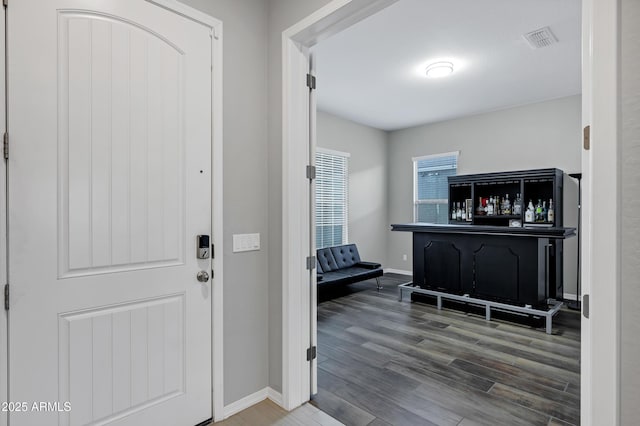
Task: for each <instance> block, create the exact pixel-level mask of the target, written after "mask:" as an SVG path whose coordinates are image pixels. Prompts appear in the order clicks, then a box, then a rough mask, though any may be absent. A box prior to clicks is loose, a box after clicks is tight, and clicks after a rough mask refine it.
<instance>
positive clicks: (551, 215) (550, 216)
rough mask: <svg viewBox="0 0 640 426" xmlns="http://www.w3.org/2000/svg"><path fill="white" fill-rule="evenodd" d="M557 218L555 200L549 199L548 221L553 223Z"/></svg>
mask: <svg viewBox="0 0 640 426" xmlns="http://www.w3.org/2000/svg"><path fill="white" fill-rule="evenodd" d="M554 220H555V212H554V211H553V200H552V199H549V210H548V211H547V222H551V223H553V222H554Z"/></svg>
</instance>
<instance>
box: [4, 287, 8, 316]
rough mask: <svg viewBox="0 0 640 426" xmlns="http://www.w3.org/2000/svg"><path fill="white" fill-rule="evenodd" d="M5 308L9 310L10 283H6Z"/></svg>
mask: <svg viewBox="0 0 640 426" xmlns="http://www.w3.org/2000/svg"><path fill="white" fill-rule="evenodd" d="M4 310H5V311H8V310H9V284H5V285H4Z"/></svg>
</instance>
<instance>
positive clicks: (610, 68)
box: [282, 0, 620, 425]
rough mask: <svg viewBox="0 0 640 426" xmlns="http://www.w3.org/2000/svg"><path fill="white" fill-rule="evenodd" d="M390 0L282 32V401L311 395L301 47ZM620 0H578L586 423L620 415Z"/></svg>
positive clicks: (352, 4) (353, 2)
mask: <svg viewBox="0 0 640 426" xmlns="http://www.w3.org/2000/svg"><path fill="white" fill-rule="evenodd" d="M394 2H395V0H379V1H374V2H372V1H363V0H334V1H333V2H331V3H329V4H328V5H326V6H325V7H323V8H321V9H319V10H318V11H316V12H315V13H313V14H312V15H310V16H309V17H307V18H305V19H304V20H302V21H300V22H299V23H297V24H295V25H294V26H292V27H291V28H289V29H287V30H286V31H284V32H283V34H282V61H283V62H282V64H283V70H282V72H283V75H282V78H283V80H282V85H283V87H282V90H283V119H282V129H283V142H282V144H283V145H282V150H283V151H282V154H283V165H282V167H283V235H282V237H283V312H282V321H283V323H282V334H283V339H282V343H283V347H282V361H283V363H282V376H283V377H282V396H283V406H284V408H285V409H288V410H290V409H293V408H295V407H297V406H298V405H300V404H301V403H303V402H305V401H307V400H308V399H309V390H308V389H309V367H308V366H309V364H308V363H307V362H306V358H305V350H306V348H307V346H308V343H309V335H308V331H306V332H305V329H304V327H303V324H308V318H309V315H310V307H309V306H308V304H305V303H304V301H305V300H309V299H308V298H305V295H306V296H307V297H308V289H305V287H304V286H301V285H300V283H305V282H308V281H309V273H308V271H307V270H306V268H305V266H306V265H305V263H304V258H305V257H306V256H307V254H306V252H304V251H303V250H304V247H305V245H304V242H305V241H306V240H304V238H307V237H306V235H308V230H309V226H310V217H309V210H308V207H307V206H306V204H307V203H306V201H307V197H308V192H307V191H308V185H305V183H306V182H305V176H304V168H305V165H307V161H308V156H309V147H308V144H309V129H308V111H307V108H308V107H307V106H308V92H307V91H306V90H302V87H301V84H303V82H302V77H301V75H300V73H301V72H306V71H305V70H306V69H308V63H307V57H306V51H307V49H308V48H309V47H311V46H313V45H315V44H316V43H318V42H319V41H321V40H323V39H326V38H327V37H330V36H331V35H333V34H336V33H338V32H339V31H342V30H343V29H345V28H348V27H350V26H351V25H353V24H355V23H357V22H359V21H360V20H362V19H364V18H365V17H367V16H369V15H371V14H373V13H376V12H378V11H379V10H381V9H383V8H385V7H386V6H388V5H390V4H392V3H394ZM618 3H619V0H597V1H596V0H583V16H584V18H583V39H584V43H585V45H584V46H585V47H584V49H583V50H584V52H585V54H584V59H583V92H584V95H583V111H584V112H583V123H585V125H587V124H590V125H591V140H592V145H591V147H592V148H591V150H590V151H585V152H584V153H583V166H582V167H583V173H584V174H585V184H584V188H585V190H584V192H585V195H584V196H583V200H584V201H583V209H582V212H583V215H584V217H583V221H582V223H583V238H582V248H581V250H582V253H583V259H584V261H583V262H582V264H583V266H582V286H583V293H584V294H590V295H591V321H590V323H589V321H583V345H582V370H581V373H582V377H583V380H582V382H581V383H582V394H581V395H582V398H581V400H582V403H581V407H582V413H581V421H582V422H583V424H585V425H591V424H594V425H599V424H617V419H618V399H619V397H618V388H619V373H618V364H619V363H618V353H619V337H618V333H619V331H618V325H619V321H618V314H619V300H618V299H619V297H618V294H619V272H618V271H619V266H618V265H619V260H618V253H619V251H618V246H619V221H618V213H619V210H620V208H619V201H620V196H619V184H618V183H619V178H618V163H619V160H618V158H619V147H618V143H617V141H618V121H617V119H618V110H617V97H618V89H617V88H618V78H619V77H618V74H617V71H618V60H619V57H618V56H619V55H618V50H619V49H618V33H619V25H618V10H619V8H618ZM596 81H597V83H598V84H594V82H596ZM319 84H322V82H319ZM600 141H602V142H600ZM612 188H616V190H614V191H612ZM592 282H593V283H595V284H596V285H592V284H591V283H592ZM596 366H597V368H596ZM596 380H597V383H598V385H597V386H594V384H595V381H596Z"/></svg>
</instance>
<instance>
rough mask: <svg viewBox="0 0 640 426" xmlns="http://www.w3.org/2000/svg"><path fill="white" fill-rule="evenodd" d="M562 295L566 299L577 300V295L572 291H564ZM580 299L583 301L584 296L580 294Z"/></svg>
mask: <svg viewBox="0 0 640 426" xmlns="http://www.w3.org/2000/svg"><path fill="white" fill-rule="evenodd" d="M562 297H564V300H573V301H575V300H576V295H575V294H571V293H563V294H562ZM578 300H579V301H580V302H582V296H580V297H579V298H578Z"/></svg>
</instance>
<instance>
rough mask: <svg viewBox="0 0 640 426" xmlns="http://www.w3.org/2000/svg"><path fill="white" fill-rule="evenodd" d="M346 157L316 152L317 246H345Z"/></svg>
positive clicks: (347, 183) (344, 154) (347, 216)
mask: <svg viewBox="0 0 640 426" xmlns="http://www.w3.org/2000/svg"><path fill="white" fill-rule="evenodd" d="M348 157H349V154H346V153H338V152H334V151H325V150H320V149H319V150H318V152H317V153H316V247H317V248H324V247H331V246H337V245H341V244H346V243H347V241H348V240H347V238H348V232H347V224H348V221H349V214H348V203H349V200H348V194H349V170H348V165H349V161H348V160H349V158H348Z"/></svg>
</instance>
